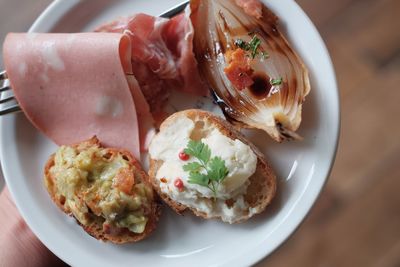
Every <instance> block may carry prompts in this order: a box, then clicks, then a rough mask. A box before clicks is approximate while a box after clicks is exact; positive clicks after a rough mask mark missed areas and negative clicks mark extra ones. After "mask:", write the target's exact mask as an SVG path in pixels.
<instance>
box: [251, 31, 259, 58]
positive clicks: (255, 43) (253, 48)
mask: <svg viewBox="0 0 400 267" xmlns="http://www.w3.org/2000/svg"><path fill="white" fill-rule="evenodd" d="M260 44H261V40H260V38H258V37H257V36H256V35H254V36H253V38H252V39H251V41H250V43H249V46H250V50H251V57H252V58H253V59H254V58H255V57H256V56H257V54H258V51H257V49H258V47H259V46H260Z"/></svg>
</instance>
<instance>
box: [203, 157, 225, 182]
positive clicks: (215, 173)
mask: <svg viewBox="0 0 400 267" xmlns="http://www.w3.org/2000/svg"><path fill="white" fill-rule="evenodd" d="M207 167H208V178H209V179H210V180H211V181H217V182H222V181H223V180H224V179H225V177H226V176H227V175H228V172H229V171H228V168H227V167H226V166H225V161H224V160H222V159H221V158H220V157H214V158H212V159H211V160H210V161H209V163H208V165H207Z"/></svg>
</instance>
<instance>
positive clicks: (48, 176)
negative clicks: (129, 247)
mask: <svg viewBox="0 0 400 267" xmlns="http://www.w3.org/2000/svg"><path fill="white" fill-rule="evenodd" d="M92 146H98V147H99V148H103V147H102V146H101V144H100V141H99V140H98V139H97V138H96V137H93V138H91V139H89V140H87V141H85V142H82V143H79V144H76V145H73V146H72V147H75V148H77V149H78V150H79V151H83V150H85V149H86V148H89V147H92ZM117 154H119V155H121V156H122V157H123V159H124V160H125V161H127V162H128V164H130V165H132V166H134V167H135V168H134V170H135V172H134V177H135V184H137V183H138V182H141V183H144V184H146V185H148V186H151V184H150V181H149V176H148V175H147V174H146V172H145V171H143V169H142V167H141V166H140V163H139V162H138V161H137V160H135V158H134V157H133V156H132V155H131V153H130V152H128V151H124V150H120V149H115V148H107V157H108V156H109V157H113V156H114V155H117ZM54 165H55V154H53V155H51V156H50V158H49V160H48V161H47V163H46V165H45V169H44V182H45V186H46V188H47V191H48V192H49V194H50V197H51V199H52V200H53V202H54V203H55V204H56V205H57V206H58V207H59V208H60V209H61V210H62V211H63V212H64V213H66V214H68V215H70V216H72V217H74V218H75V219H76V221H77V223H78V224H79V225H81V226H82V228H83V229H84V230H85V231H86V232H87V233H88V234H89V235H91V236H93V237H94V238H96V239H98V240H102V241H109V242H112V243H115V244H122V243H130V242H136V241H139V240H142V239H144V238H146V237H147V236H148V235H149V234H150V233H151V232H153V230H154V229H155V228H156V225H157V222H158V220H159V217H160V213H161V205H160V201H159V198H158V196H157V195H156V194H155V193H154V194H153V200H152V202H151V206H150V211H149V212H148V215H147V217H148V221H147V223H146V226H145V229H144V231H143V232H142V233H134V232H131V231H130V230H129V229H127V228H115V227H114V228H113V229H111V231H105V230H104V227H103V222H104V218H102V217H101V216H98V215H95V214H94V213H93V212H92V210H91V209H90V207H87V210H88V213H87V214H85V217H86V218H89V220H88V221H89V222H90V223H87V224H85V225H84V224H82V223H81V222H80V221H79V219H78V218H76V217H75V216H74V214H73V212H72V210H71V209H70V208H69V207H68V206H67V205H66V204H65V203H66V198H65V196H63V195H62V194H60V193H59V189H58V188H57V183H56V179H57V177H55V176H54V175H52V172H51V171H50V169H51V168H52V167H53V166H54ZM137 180H138V181H137ZM76 194H79V192H76ZM77 197H78V198H80V199H81V200H82V201H83V197H82V196H80V195H78V196H77ZM85 205H86V203H85Z"/></svg>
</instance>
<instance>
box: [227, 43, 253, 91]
mask: <svg viewBox="0 0 400 267" xmlns="http://www.w3.org/2000/svg"><path fill="white" fill-rule="evenodd" d="M225 57H226V60H227V62H228V63H229V65H228V66H227V67H226V68H225V69H224V72H225V74H226V76H227V77H228V79H229V80H230V81H231V83H232V84H233V86H235V87H236V88H237V89H239V90H243V89H244V88H246V87H249V86H251V85H252V84H253V83H254V81H253V79H252V78H251V75H252V74H253V70H252V68H251V67H250V58H248V57H247V56H246V52H245V51H244V50H243V49H241V48H237V49H236V50H234V51H228V52H227V53H226V55H225Z"/></svg>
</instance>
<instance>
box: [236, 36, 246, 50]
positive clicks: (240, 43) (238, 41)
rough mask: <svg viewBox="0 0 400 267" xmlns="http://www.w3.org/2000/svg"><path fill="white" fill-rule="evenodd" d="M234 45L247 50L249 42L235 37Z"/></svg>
mask: <svg viewBox="0 0 400 267" xmlns="http://www.w3.org/2000/svg"><path fill="white" fill-rule="evenodd" d="M235 45H236V46H237V47H239V48H241V49H243V50H245V51H248V50H249V49H250V48H249V44H248V43H246V41H244V40H243V39H236V40H235Z"/></svg>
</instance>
